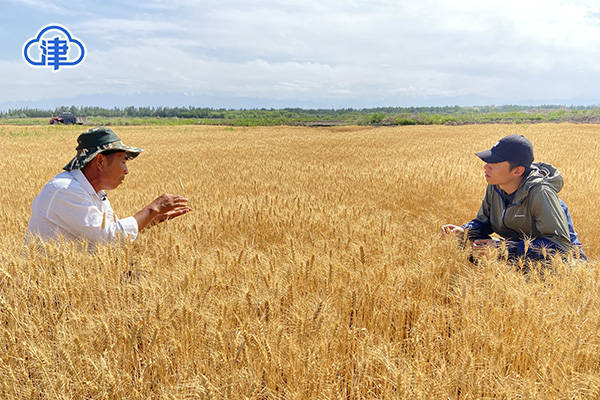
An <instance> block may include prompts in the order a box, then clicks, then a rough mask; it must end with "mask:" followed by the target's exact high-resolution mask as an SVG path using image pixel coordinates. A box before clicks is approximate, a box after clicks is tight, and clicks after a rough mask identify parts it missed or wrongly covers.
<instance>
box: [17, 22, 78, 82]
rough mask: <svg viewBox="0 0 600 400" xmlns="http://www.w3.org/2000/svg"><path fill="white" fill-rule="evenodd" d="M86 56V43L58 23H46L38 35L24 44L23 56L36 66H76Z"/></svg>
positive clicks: (55, 67) (56, 67)
mask: <svg viewBox="0 0 600 400" xmlns="http://www.w3.org/2000/svg"><path fill="white" fill-rule="evenodd" d="M84 57H85V45H84V44H83V42H81V41H80V40H77V39H75V38H74V37H73V36H72V35H71V32H69V31H68V30H67V28H65V27H64V26H61V25H58V24H51V25H46V26H45V27H43V28H42V29H41V30H40V31H39V32H38V34H37V36H36V37H35V38H33V39H31V40H29V41H28V42H26V43H25V44H24V45H23V58H24V59H25V61H26V62H27V63H29V64H31V65H33V66H35V67H40V66H43V67H46V66H48V67H52V69H53V70H54V71H57V70H58V69H59V68H60V67H64V66H71V67H72V66H75V65H77V64H79V63H81V62H82V61H83V59H84Z"/></svg>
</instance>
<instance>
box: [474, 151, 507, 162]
mask: <svg viewBox="0 0 600 400" xmlns="http://www.w3.org/2000/svg"><path fill="white" fill-rule="evenodd" d="M475 155H476V156H477V157H479V158H481V160H482V161H484V162H486V163H489V164H495V163H500V162H503V161H506V160H503V159H502V158H501V157H498V155H496V154H494V153H492V150H484V151H480V152H479V153H475Z"/></svg>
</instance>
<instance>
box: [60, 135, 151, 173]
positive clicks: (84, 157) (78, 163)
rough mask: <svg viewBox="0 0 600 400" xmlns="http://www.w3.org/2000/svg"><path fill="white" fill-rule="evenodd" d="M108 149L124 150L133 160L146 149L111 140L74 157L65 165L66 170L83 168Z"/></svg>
mask: <svg viewBox="0 0 600 400" xmlns="http://www.w3.org/2000/svg"><path fill="white" fill-rule="evenodd" d="M108 150H123V151H124V152H125V153H127V160H133V159H134V158H136V157H137V156H138V155H139V154H140V153H141V152H142V151H144V149H141V148H139V147H131V146H127V145H125V144H123V142H121V141H118V142H111V143H108V144H106V145H103V146H101V147H99V148H96V149H95V150H94V151H92V152H90V153H83V154H78V155H76V156H75V157H73V159H72V160H71V161H70V162H69V163H68V164H67V165H65V166H64V167H63V169H64V170H65V171H71V170H73V169H81V168H83V167H84V166H85V164H87V163H88V162H90V161H91V160H92V159H93V158H94V157H96V156H97V155H98V154H100V153H102V152H104V151H108Z"/></svg>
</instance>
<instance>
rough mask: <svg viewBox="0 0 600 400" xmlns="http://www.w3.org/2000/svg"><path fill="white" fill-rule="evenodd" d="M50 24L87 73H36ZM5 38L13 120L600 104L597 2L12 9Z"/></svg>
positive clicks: (218, 0) (4, 0)
mask: <svg viewBox="0 0 600 400" xmlns="http://www.w3.org/2000/svg"><path fill="white" fill-rule="evenodd" d="M50 24H60V25H62V26H64V27H65V28H67V29H68V30H69V32H70V33H71V35H72V36H73V37H74V38H76V39H78V40H80V41H81V42H83V43H84V45H85V48H86V52H85V59H84V61H83V62H82V63H80V64H79V65H77V66H74V67H61V68H59V69H58V70H56V71H54V70H53V69H52V68H51V67H48V66H37V67H34V66H31V65H30V64H28V63H27V62H26V61H25V59H24V57H23V47H24V44H25V43H26V42H28V41H29V40H31V39H33V38H35V37H36V35H37V34H38V32H39V31H40V30H41V29H42V28H43V27H45V26H47V25H50ZM0 35H1V37H2V38H3V39H4V40H3V41H2V43H3V44H4V45H5V48H4V49H3V51H1V52H0V72H1V73H0V109H8V108H18V107H38V108H55V107H58V106H61V105H97V106H102V107H114V106H117V107H125V106H130V105H133V106H196V107H214V108H283V107H303V108H369V107H387V106H390V107H402V106H444V105H461V106H472V105H504V104H520V105H540V104H565V105H593V104H600V2H598V1H596V0H594V1H588V0H581V1H557V0H539V1H538V0H535V1H528V0H486V1H481V0H464V1H449V0H438V1H432V0H419V1H414V0H410V1H403V0H396V1H394V0H368V1H367V0H365V1H361V0H302V1H300V0H280V1H276V0H261V1H254V0H205V1H193V0H168V1H162V0H145V1H141V2H140V1H134V0H120V1H113V0H103V1H88V0H80V1H72V0H69V1H63V0H59V1H46V0H0ZM36 51H37V50H36ZM73 54H75V53H73Z"/></svg>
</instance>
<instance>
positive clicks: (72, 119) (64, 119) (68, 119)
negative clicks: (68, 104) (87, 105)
mask: <svg viewBox="0 0 600 400" xmlns="http://www.w3.org/2000/svg"><path fill="white" fill-rule="evenodd" d="M58 124H65V125H68V124H73V125H75V124H77V125H82V124H83V121H81V120H80V119H79V118H77V117H76V116H74V115H73V113H70V112H63V113H60V114H59V115H58V117H52V118H50V125H58Z"/></svg>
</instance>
